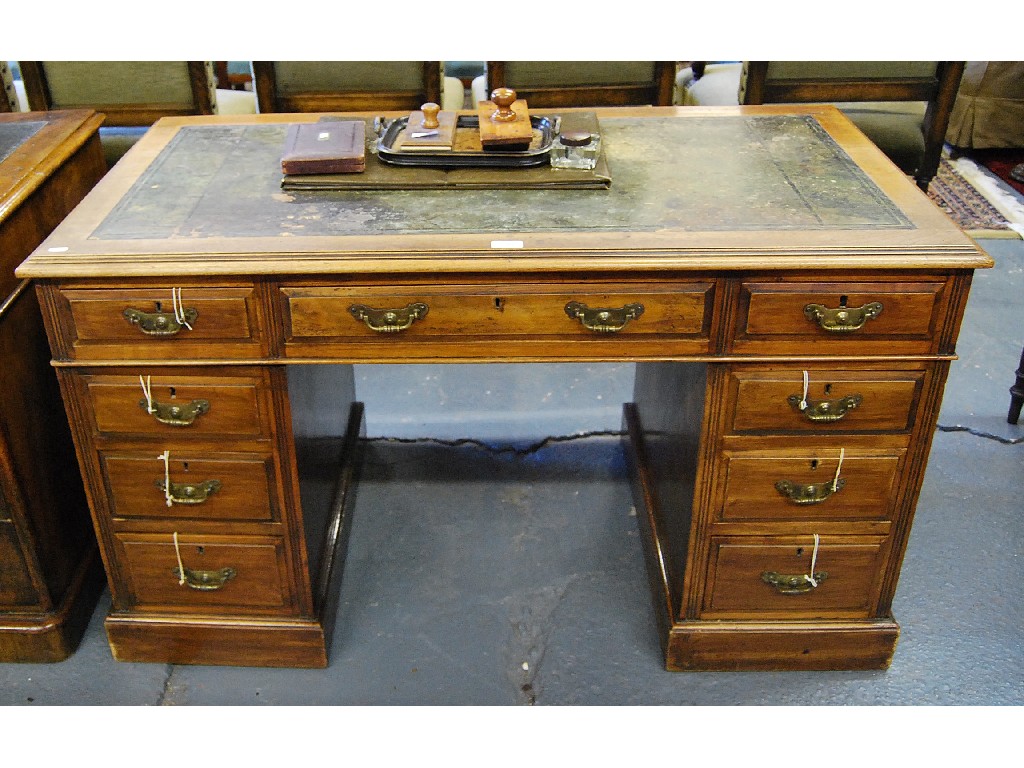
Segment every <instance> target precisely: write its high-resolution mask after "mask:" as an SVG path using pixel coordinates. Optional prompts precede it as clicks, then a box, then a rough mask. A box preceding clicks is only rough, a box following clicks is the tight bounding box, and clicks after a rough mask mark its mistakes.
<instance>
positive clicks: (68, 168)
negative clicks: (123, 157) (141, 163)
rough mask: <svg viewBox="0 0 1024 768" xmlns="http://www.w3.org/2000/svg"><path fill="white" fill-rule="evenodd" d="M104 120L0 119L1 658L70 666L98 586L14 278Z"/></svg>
mask: <svg viewBox="0 0 1024 768" xmlns="http://www.w3.org/2000/svg"><path fill="white" fill-rule="evenodd" d="M101 122H102V116H101V115H97V114H95V113H93V112H92V111H89V110H69V111H63V112H50V113H40V112H28V113H15V114H3V115H0V661H24V662H50V661H59V660H61V659H63V658H65V657H66V656H67V655H68V654H69V653H71V651H73V650H74V648H75V647H76V646H77V645H78V641H79V639H80V638H81V635H82V632H83V631H84V629H85V626H86V625H87V624H88V622H89V618H90V616H91V614H92V610H93V608H94V606H95V604H96V599H97V597H99V593H100V591H101V590H102V588H103V573H102V569H101V567H100V560H99V553H98V551H97V548H96V539H95V537H94V536H93V534H92V526H91V525H90V523H89V511H88V508H87V506H86V501H85V493H84V491H83V488H82V480H81V477H80V476H79V472H78V464H77V462H76V461H75V449H74V446H73V445H72V442H71V434H70V432H69V430H68V426H67V421H66V420H65V418H64V409H63V406H62V404H61V399H60V390H59V388H58V386H57V378H56V376H55V375H54V372H53V369H52V367H51V366H50V349H49V345H48V344H47V341H46V333H45V331H44V329H43V321H42V316H41V315H40V313H39V307H38V304H37V302H36V295H35V291H33V290H32V286H31V284H30V283H29V281H28V280H22V281H19V280H18V279H17V278H15V275H14V270H15V267H17V266H18V264H19V263H20V262H21V261H22V259H24V258H25V257H26V256H28V255H29V254H30V253H31V252H32V250H33V249H34V248H35V247H36V246H38V245H39V243H41V242H42V240H43V238H45V237H46V235H48V234H49V233H50V232H51V231H52V230H53V228H54V227H56V226H57V225H58V224H59V223H60V221H61V220H62V219H63V218H64V217H65V216H66V215H67V214H68V213H70V212H71V209H72V208H74V206H75V205H76V204H77V203H78V202H79V201H80V200H81V199H82V198H83V197H85V194H86V193H87V192H88V191H89V190H90V189H91V188H92V187H93V185H94V184H95V183H96V182H97V181H98V180H99V179H100V178H101V177H102V176H103V173H104V172H105V171H106V165H105V163H104V161H103V152H102V150H101V149H100V144H99V134H98V133H97V131H98V129H99V126H100V123H101Z"/></svg>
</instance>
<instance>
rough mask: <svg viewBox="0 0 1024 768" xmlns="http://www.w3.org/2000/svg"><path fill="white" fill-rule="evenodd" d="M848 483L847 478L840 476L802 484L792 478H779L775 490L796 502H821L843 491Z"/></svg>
mask: <svg viewBox="0 0 1024 768" xmlns="http://www.w3.org/2000/svg"><path fill="white" fill-rule="evenodd" d="M845 485H846V478H843V477H839V478H836V479H834V480H829V481H828V482H824V483H808V484H807V485H801V484H800V483H794V482H793V481H792V480H779V481H778V482H776V483H775V490H777V491H778V492H779V493H781V494H782V495H783V496H785V497H786V498H787V499H789V500H790V501H792V502H793V503H794V504H821V502H823V501H825V500H826V499H827V498H829V497H830V496H831V495H832V494H833V493H836V492H838V491H841V490H842V489H843V487H844V486H845Z"/></svg>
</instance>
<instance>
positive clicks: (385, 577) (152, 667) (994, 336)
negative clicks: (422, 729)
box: [0, 240, 1024, 706]
mask: <svg viewBox="0 0 1024 768" xmlns="http://www.w3.org/2000/svg"><path fill="white" fill-rule="evenodd" d="M982 245H983V247H984V248H985V249H986V250H987V251H988V252H989V253H990V254H992V256H993V257H994V258H995V260H996V262H997V266H996V268H995V269H993V270H988V271H983V272H979V273H978V274H977V275H976V277H975V283H974V288H973V292H972V295H971V298H970V301H969V303H968V306H967V311H966V317H965V321H964V326H963V331H962V334H961V337H960V338H961V340H960V344H959V352H960V355H961V359H960V360H959V361H958V362H956V363H955V364H954V365H953V368H952V374H951V376H950V379H949V383H948V386H947V389H946V396H945V399H944V401H943V408H942V412H941V416H940V423H941V428H940V431H939V433H938V434H937V435H936V436H935V441H934V447H933V450H932V455H931V461H930V463H929V466H928V470H927V474H926V478H925V482H924V488H923V491H922V494H921V499H920V504H919V507H918V513H917V518H916V521H915V525H914V529H913V532H912V535H911V538H910V543H909V547H908V550H907V554H906V559H905V563H904V567H903V572H902V577H901V580H900V584H899V588H898V590H897V594H896V599H895V602H894V604H893V611H894V614H895V616H896V618H897V620H898V621H899V622H900V623H901V625H902V627H903V634H902V637H901V640H900V643H899V646H898V648H897V650H896V654H895V658H894V660H893V664H892V667H891V668H890V669H889V670H888V671H885V672H816V673H770V672H766V673H682V674H674V673H669V672H665V671H664V670H663V668H662V658H661V651H660V648H659V641H658V637H657V635H656V633H655V622H654V615H653V612H652V609H651V601H650V598H649V594H648V587H647V582H646V577H645V574H644V566H643V562H642V559H641V551H640V542H639V535H638V531H637V525H636V520H635V517H634V513H633V511H632V502H631V499H630V492H629V488H628V484H627V482H626V479H625V473H624V466H623V458H622V455H621V450H620V447H619V441H618V438H617V437H615V435H614V433H615V432H617V430H618V429H619V408H620V403H621V402H622V401H623V400H624V399H628V398H629V393H630V387H631V378H632V369H631V367H630V366H587V365H578V366H546V365H543V366H477V367H472V366H470V367H466V366H459V367H457V368H452V367H447V368H446V367H444V366H420V367H404V366H402V367H391V368H376V369H374V368H368V367H360V369H359V370H358V371H357V386H358V389H359V397H360V398H361V399H363V400H364V401H365V402H366V404H367V420H368V430H369V434H370V436H371V438H375V439H371V440H369V442H368V444H367V449H368V450H367V456H366V466H365V470H364V473H363V478H362V482H361V483H360V486H359V492H358V496H357V500H356V505H355V509H354V513H353V525H352V533H351V539H350V543H349V549H348V553H349V554H348V559H347V562H346V564H345V571H344V579H343V583H342V588H341V595H340V603H339V608H338V618H337V625H336V629H335V633H334V637H333V644H332V648H331V651H330V666H329V667H328V668H327V669H325V670H287V669H252V668H229V667H200V666H194V667H193V666H173V665H166V664H126V663H118V662H115V661H114V660H113V659H112V657H111V654H110V651H109V649H108V646H107V642H106V637H105V634H104V631H103V625H102V621H103V617H104V615H105V614H106V612H107V610H108V608H109V596H108V595H107V594H104V596H103V598H101V600H100V603H99V605H98V606H97V608H96V611H95V614H94V616H93V619H92V622H91V625H90V627H89V629H88V631H87V633H86V636H85V638H84V640H83V642H82V644H81V647H80V648H79V649H78V651H77V652H76V653H75V654H74V655H72V656H71V657H70V658H69V659H68V660H66V661H64V662H61V663H59V664H52V665H38V664H6V665H0V704H6V705H35V706H39V705H66V704H78V705H127V706H135V705H157V704H161V705H248V704H274V705H285V704H287V705H301V704H308V705H520V704H537V705H832V704H846V705H882V704H900V705H1020V704H1022V703H1024V650H1022V645H1021V636H1022V630H1024V611H1022V601H1021V599H1020V596H1021V587H1020V585H1021V584H1022V583H1024V563H1022V558H1021V551H1022V540H1024V525H1022V522H1021V510H1022V506H1024V505H1022V503H1021V499H1022V498H1024V473H1022V472H1021V468H1022V459H1024V426H1012V425H1009V424H1006V422H1005V420H1006V411H1007V408H1008V405H1009V394H1008V392H1007V389H1008V387H1009V386H1010V385H1011V384H1012V382H1013V373H1014V370H1015V368H1016V366H1017V363H1018V360H1019V356H1020V352H1021V347H1022V344H1024V323H1022V322H1021V320H1020V310H1021V308H1022V306H1024V299H1022V297H1024V279H1022V270H1024V242H1022V241H1020V240H986V241H982ZM538 374H540V375H538ZM481 393H483V394H482V395H481ZM383 414H389V415H388V416H387V417H384V416H383ZM485 425H486V428H485ZM380 435H388V436H391V437H398V438H409V437H412V436H415V437H423V436H424V435H427V436H428V437H430V438H433V439H428V440H417V441H414V442H405V441H404V440H388V439H380V438H379V436H380ZM464 436H474V437H478V438H481V437H482V438H483V439H484V441H485V442H488V443H493V444H498V443H499V442H504V443H505V444H506V445H513V446H515V447H517V448H518V449H519V450H501V449H495V448H494V447H493V446H488V445H478V444H463V445H456V446H448V445H443V444H442V443H441V442H440V440H444V439H450V438H454V437H464ZM547 436H569V437H571V439H565V440H554V441H548V442H546V443H544V444H543V445H541V446H540V447H536V446H535V445H534V446H532V447H531V445H530V444H531V443H532V442H534V441H541V440H543V438H545V437H547ZM573 436H575V437H573ZM506 438H507V439H506Z"/></svg>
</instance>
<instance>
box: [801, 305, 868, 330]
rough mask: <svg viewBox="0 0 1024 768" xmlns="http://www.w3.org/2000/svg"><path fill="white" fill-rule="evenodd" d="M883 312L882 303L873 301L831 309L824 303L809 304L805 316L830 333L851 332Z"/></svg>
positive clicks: (805, 309) (805, 308)
mask: <svg viewBox="0 0 1024 768" xmlns="http://www.w3.org/2000/svg"><path fill="white" fill-rule="evenodd" d="M880 314H882V303H881V302H879V301H872V302H869V303H868V304H865V305H864V306H862V307H837V308H835V309H830V308H828V307H826V306H824V305H822V304H808V305H807V306H806V307H804V316H805V317H806V318H807V319H808V320H810V321H811V322H813V323H817V324H818V327H819V328H821V329H822V330H823V331H828V332H829V333H851V332H853V331H856V330H860V328H862V327H863V326H864V323H866V322H867V321H868V320H871V319H873V318H876V317H878V316H879V315H880Z"/></svg>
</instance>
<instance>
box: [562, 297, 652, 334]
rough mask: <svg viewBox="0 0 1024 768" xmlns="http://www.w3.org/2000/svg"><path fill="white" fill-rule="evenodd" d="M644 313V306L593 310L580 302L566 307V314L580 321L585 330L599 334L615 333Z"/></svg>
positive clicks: (570, 303)
mask: <svg viewBox="0 0 1024 768" xmlns="http://www.w3.org/2000/svg"><path fill="white" fill-rule="evenodd" d="M643 313H644V305H643V304H626V305H625V306H623V307H621V308H619V309H591V308H590V307H588V306H587V305H586V304H583V303H581V302H579V301H570V302H569V303H568V304H566V305H565V314H567V315H568V316H569V317H571V318H573V319H574V320H579V321H580V323H581V324H582V325H583V327H584V328H587V329H588V330H591V331H597V332H598V333H615V332H617V331H621V330H622V329H623V328H625V327H626V323H628V322H629V321H630V320H636V319H637V318H638V317H640V315H642V314H643Z"/></svg>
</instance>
